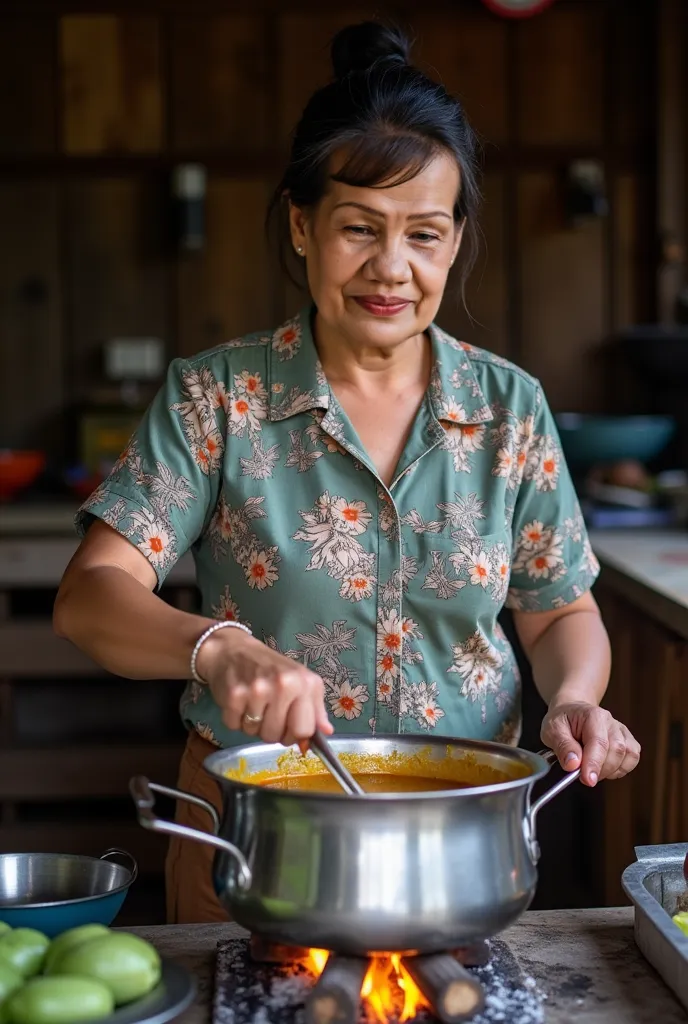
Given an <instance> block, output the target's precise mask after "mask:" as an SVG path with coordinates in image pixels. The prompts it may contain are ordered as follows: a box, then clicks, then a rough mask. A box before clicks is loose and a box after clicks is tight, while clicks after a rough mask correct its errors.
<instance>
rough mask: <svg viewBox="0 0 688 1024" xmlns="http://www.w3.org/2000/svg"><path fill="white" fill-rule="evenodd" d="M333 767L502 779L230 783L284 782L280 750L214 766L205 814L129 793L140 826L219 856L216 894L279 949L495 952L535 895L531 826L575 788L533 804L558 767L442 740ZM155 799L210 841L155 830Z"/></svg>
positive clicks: (341, 745)
mask: <svg viewBox="0 0 688 1024" xmlns="http://www.w3.org/2000/svg"><path fill="white" fill-rule="evenodd" d="M331 742H332V745H333V747H334V749H335V751H336V752H337V753H338V754H342V753H355V754H373V755H376V756H380V755H388V754H389V755H391V754H393V753H395V752H399V753H400V754H402V755H412V754H416V753H418V754H427V752H428V750H431V752H432V753H431V756H432V757H433V758H435V759H437V760H442V759H444V758H446V757H447V756H448V754H449V756H451V757H458V758H461V757H463V758H466V757H470V758H471V759H473V762H474V763H476V762H477V763H478V764H485V765H489V766H491V767H493V768H496V769H497V770H498V771H500V772H503V773H504V774H505V775H506V776H507V777H513V776H514V775H517V774H519V773H520V774H521V775H522V776H523V777H521V778H514V779H513V781H508V782H502V783H499V784H496V785H486V786H477V787H471V788H467V789H457V790H452V791H440V792H423V793H393V794H375V795H368V796H364V797H352V796H346V795H345V794H342V795H339V794H333V793H317V792H313V791H300V790H279V789H270V788H267V787H263V786H256V785H250V784H247V783H245V782H238V781H233V780H230V779H228V778H227V777H226V775H227V773H228V772H235V773H236V772H237V771H238V770H239V768H240V766H243V767H244V768H245V770H246V772H247V773H248V774H249V775H250V774H255V773H258V772H264V771H270V770H272V771H275V772H276V773H277V772H279V767H278V765H277V762H278V759H279V758H280V757H281V756H282V755H283V754H284V748H283V747H281V746H279V745H274V746H267V745H263V744H250V745H247V746H244V747H235V748H232V749H229V750H220V751H217V753H214V754H211V756H210V757H208V758H207V759H206V761H205V764H204V766H205V769H206V771H208V772H209V773H210V775H212V776H213V778H215V779H216V780H217V782H218V784H219V786H220V790H221V793H222V815H221V817H218V815H217V813H216V811H215V809H214V808H213V807H212V806H211V805H210V804H209V803H207V802H206V801H204V800H202V799H200V798H198V797H196V796H192V795H191V794H188V793H183V792H180V791H178V790H174V789H169V788H167V787H165V786H159V785H156V784H154V783H151V782H149V781H148V780H147V779H145V778H142V777H140V776H139V777H138V778H135V779H132V782H131V792H132V795H133V797H134V801H135V803H136V806H137V809H138V817H139V821H140V823H141V824H142V825H143V826H144V827H145V828H148V829H152V830H154V831H157V832H166V833H168V834H170V835H177V836H185V837H187V838H189V839H194V840H197V841H199V842H202V843H209V844H210V845H211V846H214V847H215V849H216V851H217V852H216V854H215V859H214V864H213V881H214V885H215V890H216V892H217V894H218V897H219V898H220V900H221V901H222V903H223V904H224V906H225V907H226V908H227V910H228V912H229V913H230V915H231V916H232V918H233V919H234V920H235V921H236V922H238V923H239V924H241V925H243V926H244V927H245V928H248V929H250V930H251V931H252V932H256V933H257V934H260V935H261V936H263V937H264V938H266V939H269V940H271V941H273V942H279V943H285V944H288V945H289V944H291V945H296V946H311V947H316V948H322V949H331V950H335V951H337V952H341V953H348V954H350V955H362V954H365V953H369V952H374V951H379V952H395V951H399V952H405V953H410V952H422V953H430V952H437V951H442V950H447V949H452V948H457V947H460V946H464V945H468V944H470V943H473V942H475V941H478V940H480V939H484V938H489V937H491V936H493V935H495V934H497V933H498V932H500V931H502V929H504V928H506V927H507V926H508V925H510V924H511V923H513V921H515V920H516V919H517V918H518V917H519V916H520V914H522V913H523V911H524V910H526V908H527V907H528V905H529V904H530V902H531V900H532V898H533V895H534V892H535V886H536V882H537V871H536V864H537V861H538V857H539V849H538V845H537V841H536V838H535V823H536V818H537V815H538V813H539V812H540V810H541V809H542V807H544V805H545V804H546V803H548V802H549V801H550V800H552V799H553V797H555V796H556V795H557V794H558V793H560V792H561V791H562V790H563V789H564V788H565V787H566V786H568V785H570V783H572V782H573V781H574V780H575V779H576V778H577V777H578V774H579V773H578V772H571V773H570V774H567V775H565V776H564V777H563V778H562V779H561V780H560V781H559V782H557V783H556V785H554V786H553V787H552V788H551V789H549V790H548V791H547V792H546V793H545V794H544V795H543V796H541V797H540V799H539V800H537V801H535V802H534V803H532V802H531V791H532V788H533V785H534V784H535V783H536V782H537V781H538V779H541V778H543V777H544V776H545V775H546V774H547V772H548V771H549V766H550V764H551V763H553V762H554V761H555V760H556V759H555V758H554V755H553V754H552V753H551V752H550V751H544V752H543V753H541V754H532V753H528V752H527V751H523V750H517V749H514V748H513V747H507V746H502V745H501V744H496V743H479V742H473V741H468V740H454V741H448V740H447V739H445V738H442V737H419V736H394V737H389V738H380V737H377V738H346V739H344V738H342V739H337V738H333V739H332V741H331ZM154 793H161V794H164V795H166V796H171V797H174V798H176V799H179V800H188V801H191V802H192V803H194V804H196V805H197V806H199V807H203V808H205V809H206V810H207V812H208V815H209V817H210V819H211V822H212V826H213V831H212V833H203V832H198V831H196V830H195V829H191V828H187V827H184V826H182V825H178V824H176V823H175V822H171V821H164V820H162V819H161V818H158V817H156V815H155V814H154V811H153V808H154V803H155V797H154Z"/></svg>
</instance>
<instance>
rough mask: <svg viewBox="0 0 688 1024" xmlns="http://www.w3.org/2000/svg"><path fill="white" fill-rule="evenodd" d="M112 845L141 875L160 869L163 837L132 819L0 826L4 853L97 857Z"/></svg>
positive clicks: (165, 842) (157, 874)
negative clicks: (129, 858) (137, 868)
mask: <svg viewBox="0 0 688 1024" xmlns="http://www.w3.org/2000/svg"><path fill="white" fill-rule="evenodd" d="M132 808H133V804H132ZM113 846H116V847H119V848H120V849H122V850H126V851H127V853H130V854H131V855H132V857H134V859H135V860H136V863H137V864H138V866H139V873H140V874H141V875H149V876H150V875H152V876H160V874H161V872H162V871H163V870H164V864H165V855H166V853H167V839H166V837H165V836H160V835H156V834H155V833H153V832H147V831H146V830H145V829H144V828H142V827H141V826H140V825H139V824H138V822H136V821H131V822H127V821H119V820H115V821H113V822H107V821H99V822H50V821H46V822H45V823H44V822H40V823H36V824H33V823H31V824H17V825H4V826H2V827H0V849H2V851H3V852H5V853H78V854H83V855H84V856H86V857H100V855H101V854H102V853H104V852H105V850H107V849H109V848H110V847H113Z"/></svg>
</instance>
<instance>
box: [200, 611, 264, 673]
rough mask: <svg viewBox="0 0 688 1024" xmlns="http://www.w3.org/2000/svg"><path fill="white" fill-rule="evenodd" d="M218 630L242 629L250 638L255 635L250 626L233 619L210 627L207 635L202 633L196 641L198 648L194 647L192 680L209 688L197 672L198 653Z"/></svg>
mask: <svg viewBox="0 0 688 1024" xmlns="http://www.w3.org/2000/svg"><path fill="white" fill-rule="evenodd" d="M218 629H241V630H243V631H244V633H248V635H249V636H253V633H252V632H251V630H250V629H249V628H248V626H245V625H244V624H243V622H234V620H233V619H223V621H222V622H214V623H213V625H212V626H208V628H207V629H206V631H205V633H201V635H200V636H199V638H198V640H197V641H196V646H195V647H194V649H193V652H192V654H191V678H192V679H193V680H194V682H196V683H200V684H201V686H207V685H208V684H207V680H205V679H202V678H201V677H200V676H199V674H198V672H197V671H196V660H197V658H198V652H199V651H200V649H201V647H202V646H203V644H204V643H205V642H206V640H207V639H208V637H209V636H212V635H213V633H217V631H218Z"/></svg>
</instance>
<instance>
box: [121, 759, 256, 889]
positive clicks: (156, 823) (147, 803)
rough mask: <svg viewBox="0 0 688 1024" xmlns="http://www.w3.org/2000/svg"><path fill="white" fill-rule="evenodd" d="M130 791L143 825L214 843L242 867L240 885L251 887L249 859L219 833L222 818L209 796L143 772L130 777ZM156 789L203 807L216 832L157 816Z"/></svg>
mask: <svg viewBox="0 0 688 1024" xmlns="http://www.w3.org/2000/svg"><path fill="white" fill-rule="evenodd" d="M129 791H130V793H131V795H132V797H133V800H134V803H135V804H136V813H137V815H138V819H139V824H140V825H143V827H144V828H147V829H149V830H150V831H151V832H163V833H165V835H168V836H181V837H182V838H183V839H194V840H195V841H196V842H197V843H206V844H207V845H208V846H214V847H215V849H216V850H222V851H223V853H228V854H229V855H230V857H232V858H233V859H234V860H235V861H236V862H237V865H238V868H239V877H238V884H239V888H240V889H242V890H244V891H246V890H247V889H249V888H250V887H251V881H252V875H251V869H250V867H249V866H248V861H247V860H246V858H245V857H244V855H243V853H242V852H241V850H240V849H239V848H238V847H236V846H234V844H233V843H230V842H229V841H228V840H227V839H222V838H221V837H220V836H219V835H218V834H217V833H218V832H219V831H220V819H219V817H218V814H217V811H216V810H215V808H214V807H213V805H212V804H210V803H208V801H207V800H203V799H202V798H201V797H199V796H194V795H193V794H192V793H185V792H184V791H183V790H181V789H171V788H170V787H169V786H160V785H159V784H158V783H157V782H149V780H148V779H147V778H146V777H145V776H144V775H136V776H135V777H134V778H133V779H131V781H130V783H129ZM154 793H160V794H161V795H162V796H169V797H172V799H173V800H186V802H187V803H190V804H195V805H196V807H202V808H203V810H204V811H207V812H208V814H209V815H210V817H211V820H212V822H213V832H199V831H198V829H195V828H189V826H188V825H178V824H177V822H176V821H167V820H166V819H165V818H158V817H157V816H156V815H155V814H154V812H153V808H154V806H155V796H154V795H153V794H154Z"/></svg>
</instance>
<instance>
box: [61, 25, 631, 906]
mask: <svg viewBox="0 0 688 1024" xmlns="http://www.w3.org/2000/svg"><path fill="white" fill-rule="evenodd" d="M333 62H334V70H335V78H334V80H333V81H332V83H331V84H329V85H327V86H326V87H325V88H323V89H321V90H320V91H318V92H316V93H315V95H314V96H313V97H312V99H311V100H310V102H309V103H308V106H307V107H306V110H305V112H304V114H303V117H302V119H301V122H300V123H299V126H298V128H297V130H296V134H295V138H294V142H293V149H292V154H291V160H290V163H289V167H288V169H287V171H286V174H285V176H284V179H283V181H282V183H281V185H280V187H279V189H278V192H277V199H276V201H275V206H276V207H277V208H279V209H281V210H282V211H283V212H284V214H285V221H286V222H287V224H288V237H289V239H290V245H291V247H292V249H293V250H294V251H295V253H296V254H298V257H299V259H300V260H301V261H302V263H303V264H304V265H305V271H306V276H307V280H308V287H309V290H310V296H311V300H312V302H311V304H310V305H309V307H308V308H306V309H305V310H304V311H303V312H302V313H301V314H300V315H299V316H297V317H296V318H294V319H293V320H290V321H289V322H288V323H286V324H284V325H283V326H282V327H280V328H279V329H278V330H276V331H268V332H259V333H257V334H254V335H250V336H248V337H245V338H241V339H238V340H236V341H232V342H229V343H228V344H225V345H221V346H219V347H218V348H216V349H214V350H212V351H209V352H205V353H202V354H201V355H199V356H196V357H195V358H193V359H190V360H184V359H178V360H175V361H174V362H173V363H172V365H171V367H170V369H169V373H168V376H167V381H166V383H165V385H164V387H163V388H162V390H161V391H160V393H159V394H158V396H157V398H156V399H155V400H154V402H153V404H152V406H151V408H150V409H149V411H148V412H147V414H146V416H145V417H144V420H143V422H142V424H141V426H140V428H139V429H138V431H137V433H136V434H135V436H134V438H133V439H132V441H131V443H130V445H129V447H128V448H127V450H126V451H125V452H124V454H123V455H122V457H121V459H120V461H119V463H118V465H117V466H116V468H115V470H114V471H113V473H112V474H111V476H110V477H109V478H108V479H107V480H106V481H105V482H104V483H103V484H102V486H101V487H99V488H98V490H97V491H96V492H95V493H94V494H93V495H92V497H91V498H90V499H89V500H88V501H87V502H86V504H85V505H84V507H83V508H82V509H81V511H80V514H79V518H78V524H79V527H80V529H81V531H82V533H83V535H84V539H83V541H82V544H81V546H80V548H79V550H78V552H77V554H76V555H75V557H74V559H73V561H72V563H71V564H70V566H69V568H68V569H67V572H66V574H65V577H64V580H63V582H62V586H61V588H60V592H59V595H58V598H57V603H56V608H55V627H56V630H57V632H58V633H59V634H60V635H62V636H65V637H68V638H69V639H71V640H72V641H73V642H74V643H75V644H77V645H78V646H79V647H81V648H82V649H83V650H84V651H86V652H88V654H90V655H91V656H92V657H93V658H94V659H95V660H96V661H97V662H99V663H100V664H101V665H102V666H103V667H104V668H106V669H108V670H109V671H111V672H114V673H117V674H119V675H121V676H126V677H129V678H135V679H147V678H148V679H149V678H160V677H163V678H165V677H169V678H172V679H188V678H189V677H191V679H192V681H191V682H190V683H189V684H188V686H187V688H186V691H185V693H184V697H183V699H182V714H183V718H184V720H185V722H186V724H187V726H188V728H189V740H188V745H187V748H186V752H185V754H184V757H183V760H182V765H181V771H180V786H181V788H183V789H185V790H188V791H190V792H194V793H198V794H199V795H204V796H206V797H207V798H208V799H210V800H212V801H214V802H216V801H217V793H216V787H215V785H214V783H213V782H212V780H209V779H208V778H206V777H205V776H204V773H203V770H202V762H203V759H204V757H205V756H206V755H207V754H208V753H210V752H211V751H212V750H213V748H214V747H215V746H223V747H224V746H230V745H233V744H236V743H238V742H240V741H242V740H245V738H246V735H248V736H251V737H256V738H260V739H261V740H264V741H266V742H276V741H281V742H283V743H285V744H289V743H292V742H294V741H295V740H302V739H306V738H308V737H309V736H311V735H312V733H313V731H314V729H315V728H316V727H319V728H321V729H322V730H324V731H325V732H328V733H329V732H332V724H331V723H334V724H335V725H336V727H337V730H338V731H340V732H349V733H370V732H373V733H374V732H375V731H378V732H380V733H396V732H424V731H430V732H434V733H437V734H442V735H447V736H469V737H476V738H480V739H495V740H499V741H501V742H507V743H516V742H518V738H519V735H520V692H519V678H518V670H517V666H516V661H515V658H514V654H513V652H512V650H511V648H510V647H509V644H508V642H507V640H506V638H505V636H504V634H503V633H502V631H501V629H500V627H499V625H498V623H497V617H498V614H499V612H500V611H501V609H502V607H503V606H504V605H505V604H506V605H507V606H508V607H509V608H511V609H513V611H514V617H515V623H516V628H517V631H518V635H519V637H520V640H521V642H522V644H523V647H524V649H525V651H526V653H527V654H528V656H529V659H530V662H531V664H532V667H533V672H534V677H535V681H536V684H537V687H538V689H539V691H540V693H541V694H542V696H543V698H544V699H545V701H546V702H547V704H548V711H547V714H546V716H545V719H544V722H543V726H542V740H543V742H544V743H546V744H548V745H549V746H551V747H552V748H553V749H554V750H555V751H556V753H557V755H558V757H559V760H560V762H561V764H562V766H563V767H564V768H565V769H566V770H573V769H575V768H577V767H579V766H581V767H582V778H583V781H584V782H585V783H586V784H587V785H590V786H594V785H595V783H596V782H597V781H598V779H604V778H620V777H621V776H622V775H625V774H626V773H627V772H629V771H630V770H631V769H632V768H633V767H634V766H635V765H636V763H637V761H638V757H639V746H638V744H637V742H636V741H635V739H634V738H633V737H632V736H631V734H630V733H629V731H628V730H627V729H626V728H625V726H623V725H622V724H621V723H619V722H616V721H614V719H613V718H612V717H611V716H610V715H609V714H608V713H607V712H606V711H603V710H601V709H600V707H599V704H600V701H601V699H602V697H603V695H604V692H605V689H606V686H607V682H608V676H609V660H610V659H609V645H608V640H607V636H606V633H605V630H604V626H603V625H602V622H601V619H600V616H599V613H598V609H597V606H596V604H595V601H594V600H593V598H592V596H591V594H590V588H591V586H592V584H593V582H594V580H595V578H596V575H597V571H598V567H597V564H596V562H595V558H594V556H593V554H592V552H591V550H590V546H589V544H588V540H587V536H586V532H585V527H584V525H583V521H582V519H581V515H580V511H579V508H578V503H577V501H576V497H575V494H574V490H573V487H572V484H571V480H570V478H569V475H568V472H567V470H566V467H565V465H564V462H563V460H562V457H561V454H560V450H559V445H558V441H557V437H556V431H555V426H554V423H553V420H552V416H551V414H550V412H549V410H548V407H547V404H546V402H545V400H544V398H543V395H542V391H541V389H540V386H539V384H538V383H537V381H535V380H533V379H531V378H530V377H529V376H528V375H527V374H525V373H523V372H522V371H521V370H519V369H517V368H516V367H514V366H512V365H510V364H509V363H507V362H505V361H504V360H502V359H498V358H496V357H494V356H492V355H490V354H488V353H486V352H482V351H479V350H476V349H473V348H471V347H469V346H465V345H460V344H458V343H457V342H456V341H454V340H453V339H452V338H450V337H448V336H447V335H446V334H445V333H444V332H443V331H441V330H440V329H439V328H437V327H436V326H434V325H433V320H434V317H435V315H436V313H437V310H438V308H439V305H440V302H441V299H442V296H443V293H444V289H445V286H446V283H447V276H448V273H449V269H450V267H451V266H452V264H453V263H454V260H455V259H456V257H457V254H458V252H459V248H460V246H461V245H462V242H463V243H464V245H465V246H468V253H467V257H468V258H467V260H466V261H465V266H467V265H468V264H470V262H471V257H472V255H473V242H474V237H475V229H476V214H477V203H478V188H477V184H476V170H475V164H474V137H473V134H472V131H471V129H470V127H469V125H468V123H467V122H466V120H465V117H464V114H463V112H462V110H461V107H460V105H459V104H458V103H457V102H456V101H455V100H454V99H452V98H451V97H450V96H448V95H447V93H446V92H445V91H444V89H443V88H442V87H441V86H439V85H437V84H435V83H434V82H432V81H431V80H430V79H428V78H426V77H425V76H424V75H423V74H422V73H421V72H420V71H418V70H417V69H415V68H413V67H412V66H410V65H409V63H408V52H407V43H406V41H405V40H404V39H403V37H402V36H400V35H399V34H398V33H396V32H394V31H392V30H389V29H386V28H383V27H381V26H378V25H374V24H364V25H360V26H355V27H352V28H349V29H346V30H344V31H343V32H342V33H340V34H339V36H338V37H337V38H336V40H335V42H334V45H333ZM279 209H278V212H279ZM464 236H465V238H464ZM87 530H88V532H86V531H87ZM189 549H191V550H192V551H193V554H194V557H195V561H196V568H197V576H198V584H199V588H200V591H201V594H202V598H203V613H202V615H191V614H187V613H186V612H183V611H179V610H176V609H174V608H171V607H169V606H168V605H167V604H165V603H164V602H163V601H162V600H161V599H160V598H159V597H158V596H157V595H156V589H157V588H158V587H159V586H160V584H161V583H162V582H163V580H164V578H165V576H166V574H167V573H168V572H169V570H170V568H171V566H172V565H173V564H174V562H175V561H176V560H177V559H178V558H179V557H180V556H181V555H182V554H183V553H184V552H186V551H187V550H189ZM218 622H221V623H222V624H223V627H224V626H227V627H236V626H237V624H241V628H217V623H218ZM214 624H215V628H214V629H211V628H210V627H213V625H214ZM204 818H205V815H204V813H203V812H202V811H199V810H197V809H195V808H194V807H192V806H190V805H186V804H185V805H183V806H180V807H179V808H178V820H179V821H181V822H183V823H185V824H189V825H191V826H194V827H200V828H204V827H206V826H207V822H206V821H205V820H204ZM211 857H212V851H211V850H209V849H207V848H205V847H201V846H197V845H196V844H192V843H179V842H175V841H173V843H172V844H171V847H170V854H169V857H168V865H167V884H168V904H169V905H168V911H169V917H170V920H172V921H179V922H186V921H203V920H221V919H223V918H224V917H225V914H224V911H223V910H222V909H221V908H220V906H219V904H218V902H217V900H216V898H215V895H214V892H213V890H212V886H211V881H210V859H211Z"/></svg>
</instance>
